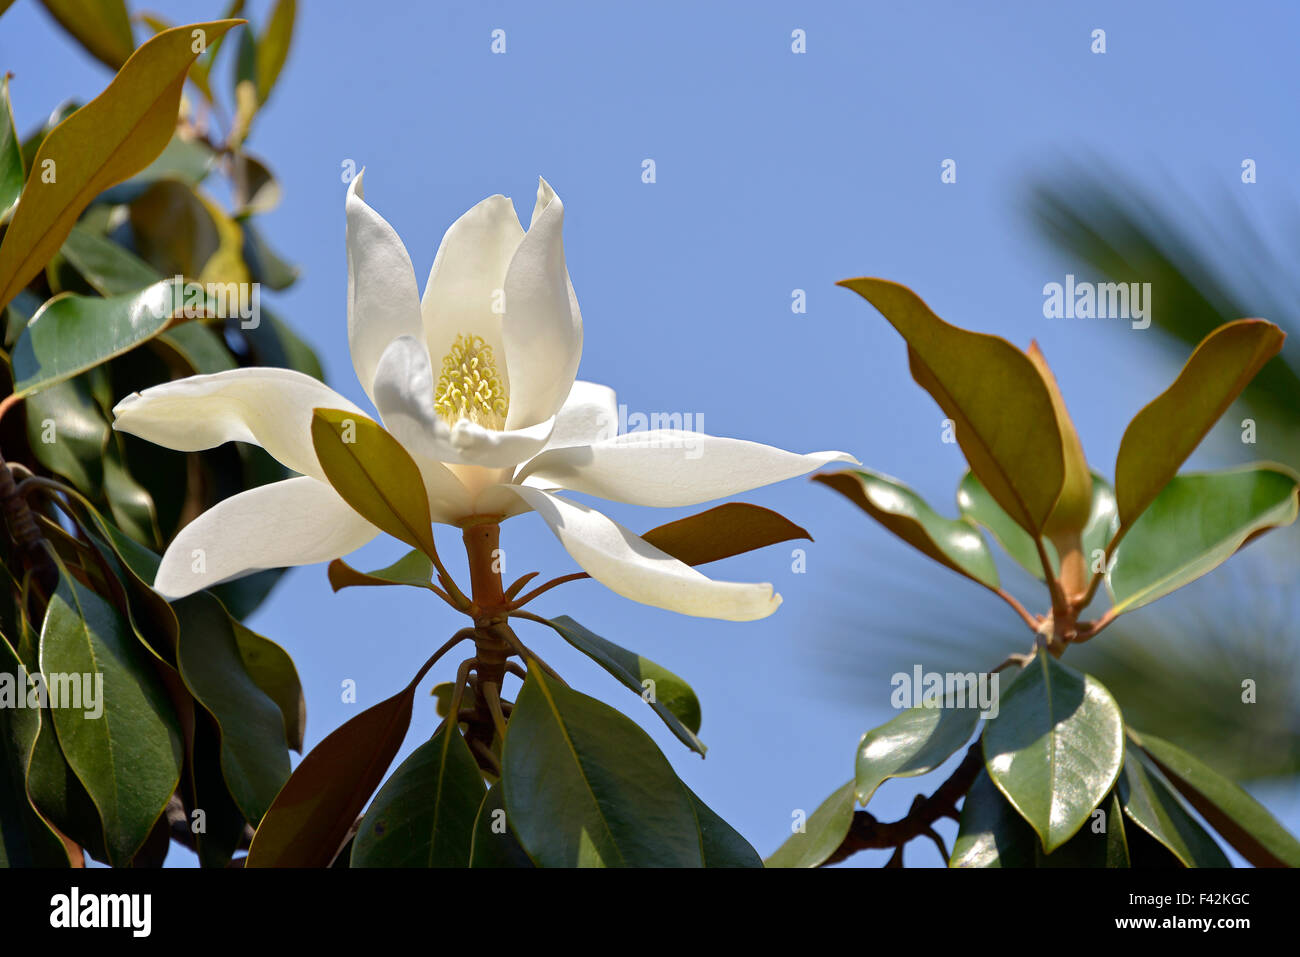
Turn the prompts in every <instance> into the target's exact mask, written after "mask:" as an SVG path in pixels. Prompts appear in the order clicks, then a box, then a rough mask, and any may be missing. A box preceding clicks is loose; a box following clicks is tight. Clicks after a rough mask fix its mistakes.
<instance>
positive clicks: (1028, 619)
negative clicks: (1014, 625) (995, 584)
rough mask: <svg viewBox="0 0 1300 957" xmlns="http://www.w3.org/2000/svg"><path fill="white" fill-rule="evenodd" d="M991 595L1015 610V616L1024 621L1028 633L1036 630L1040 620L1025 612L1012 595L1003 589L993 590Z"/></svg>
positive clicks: (1023, 607)
mask: <svg viewBox="0 0 1300 957" xmlns="http://www.w3.org/2000/svg"><path fill="white" fill-rule="evenodd" d="M993 593H994V594H995V595H997V596H998V597H999V598H1001V599H1002V600H1003V601H1005V602H1006V603H1007V604H1008V605H1010V606H1011V607H1012V608H1014V609H1015V610H1016V614H1018V615H1019V616H1020V617H1021V618H1022V619H1023V620H1024V622H1025V624H1026V625H1028V626H1029V630H1030V631H1037V630H1038V626H1039V625H1040V624H1041V623H1042V620H1041V619H1040V618H1038V617H1036V616H1034V615H1031V614H1030V613H1029V612H1028V611H1027V610H1025V606H1024V605H1022V604H1020V602H1018V601H1017V600H1016V598H1015V596H1014V595H1012V594H1011V593H1010V592H1008V591H1007V590H1006V589H1004V588H995V589H993Z"/></svg>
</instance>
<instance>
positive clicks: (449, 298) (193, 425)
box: [114, 175, 855, 621]
mask: <svg viewBox="0 0 1300 957" xmlns="http://www.w3.org/2000/svg"><path fill="white" fill-rule="evenodd" d="M363 195H364V194H363V191H362V177H361V176H360V175H358V176H357V177H356V178H355V179H354V180H353V182H352V184H351V186H350V187H349V189H348V193H347V201H346V209H347V258H348V343H349V346H350V347H351V351H352V362H353V365H354V366H355V368H356V372H357V378H358V379H360V381H361V386H362V388H363V389H364V390H365V392H366V394H367V395H368V396H369V397H370V399H371V401H372V402H373V403H374V406H375V408H376V409H377V410H378V412H379V417H380V420H381V421H382V423H383V425H384V427H385V428H386V429H387V430H388V431H389V433H391V434H392V435H393V436H394V437H395V438H396V439H397V440H398V441H399V442H400V443H401V444H402V445H403V446H404V447H405V449H406V451H407V452H409V453H410V455H411V458H412V459H414V461H415V462H416V464H417V465H418V466H419V469H420V473H421V476H422V477H423V480H424V486H425V490H426V492H427V495H428V500H429V509H430V512H431V514H432V517H433V519H434V521H435V522H442V523H446V524H449V525H463V524H465V523H466V522H467V521H475V522H481V521H484V520H492V519H495V520H504V519H506V518H509V517H511V516H514V515H518V514H521V513H523V512H527V511H535V512H537V513H538V514H539V515H540V516H541V517H542V519H543V520H544V521H545V522H546V523H547V525H548V526H549V527H550V529H551V531H552V532H554V533H555V536H556V537H557V538H558V539H559V540H560V542H561V544H562V545H563V546H564V548H565V549H566V550H567V551H568V553H569V554H570V555H571V556H572V557H573V558H574V560H575V561H577V563H578V564H579V565H580V566H582V568H583V569H584V570H585V571H587V572H588V573H589V574H590V575H591V577H592V578H594V579H596V580H597V581H599V582H601V583H603V584H604V585H606V586H608V587H609V588H610V589H612V590H613V591H615V592H617V593H618V594H620V595H623V596H625V597H627V598H630V599H633V600H634V601H638V602H643V603H645V604H648V605H655V606H658V607H661V608H667V609H671V610H673V611H678V612H682V613H684V614H688V615H701V616H706V617H711V618H723V619H730V620H736V621H744V620H750V619H756V618H762V617H764V616H766V615H769V614H771V613H772V612H773V611H774V610H775V609H776V607H777V606H778V605H779V604H780V601H781V599H780V596H779V595H776V594H775V593H774V592H773V589H772V586H771V585H770V584H751V583H742V582H723V581H714V580H712V579H710V578H708V577H707V576H705V575H704V574H702V573H701V572H699V571H697V570H696V569H694V568H692V567H690V566H688V565H686V564H684V563H683V562H681V561H679V560H677V559H675V558H673V557H671V556H669V555H667V554H665V553H664V552H662V551H661V550H659V549H657V548H655V547H654V546H652V545H650V544H649V543H648V542H646V541H645V540H643V539H642V538H641V537H640V536H638V535H636V534H634V533H633V532H631V531H628V530H627V529H626V528H624V527H622V526H621V525H619V524H618V523H616V522H614V521H612V520H610V519H609V518H607V517H606V516H604V515H602V514H601V513H600V512H598V511H595V510H594V509H591V508H588V507H587V506H586V505H582V504H580V503H578V502H575V501H572V500H571V499H569V498H565V497H563V496H561V495H558V494H556V493H557V492H558V491H561V490H569V491H575V492H583V493H587V494H589V495H593V496H596V497H599V498H602V499H608V500H610V501H615V502H627V503H632V504H637V505H653V506H660V507H671V506H682V505H696V504H699V503H702V502H708V501H710V500H713V499H718V498H722V497H725V496H729V495H732V494H735V493H737V492H743V491H746V490H748V489H752V488H756V487H758V486H762V485H767V484H770V483H772V482H779V481H782V480H784V479H788V478H792V477H794V476H797V475H802V474H805V473H807V472H810V471H812V470H814V469H817V468H819V467H821V466H823V465H825V464H827V463H829V462H835V461H850V462H852V461H855V460H854V459H853V458H852V457H851V456H848V455H846V454H844V453H842V452H815V453H812V454H809V455H798V454H795V453H793V452H786V451H783V450H781V449H777V448H772V447H770V446H766V445H759V444H757V443H754V442H747V441H742V440H740V439H727V438H718V437H715V436H709V435H703V434H700V433H695V432H689V433H688V432H681V431H673V430H662V429H659V430H648V431H640V432H632V433H627V434H623V435H618V434H616V433H617V423H618V412H617V407H616V405H615V400H614V392H613V391H612V390H611V389H609V388H607V387H605V386H602V385H596V384H594V383H591V382H583V381H577V380H576V376H577V371H578V360H579V357H580V356H581V354H582V317H581V315H580V314H579V312H578V301H577V298H576V297H575V295H574V291H573V285H572V283H571V282H570V281H569V274H568V270H567V268H566V266H565V260H564V244H563V240H562V236H561V232H562V228H563V224H564V205H563V204H562V203H561V202H560V198H559V197H558V196H557V195H556V194H555V192H554V191H553V190H552V189H551V187H550V186H549V185H548V184H547V183H546V181H545V180H542V181H541V182H540V185H539V187H538V190H537V203H536V205H535V206H534V208H533V214H532V220H531V222H530V224H529V227H528V230H527V232H525V231H524V229H523V227H522V226H521V225H520V222H519V219H518V217H517V216H516V214H515V210H514V206H513V204H512V203H511V201H510V200H509V199H508V198H506V197H505V196H500V195H497V196H490V197H488V198H487V199H485V200H483V201H482V202H481V203H479V204H478V205H477V206H475V207H474V208H473V209H471V210H469V212H467V213H465V214H464V215H463V216H461V217H460V218H459V219H458V220H456V222H455V223H453V224H452V226H451V228H450V229H448V230H447V232H446V234H445V235H444V236H443V239H442V243H441V245H440V246H439V247H438V252H437V255H436V256H435V257H434V260H433V269H432V270H431V272H430V273H429V280H428V282H427V283H426V284H425V287H424V295H423V297H421V296H420V294H419V290H418V288H417V286H416V278H415V273H414V270H413V269H412V266H411V260H410V257H409V256H408V255H407V251H406V249H405V247H404V246H403V245H402V242H401V240H400V239H399V238H398V236H397V233H396V232H395V231H394V230H393V228H392V227H391V226H390V225H389V224H388V223H387V222H386V221H385V220H384V219H383V217H381V216H380V215H379V214H378V213H376V212H375V211H374V210H373V209H371V207H370V206H369V205H367V204H366V202H365V200H364V198H363ZM317 408H331V409H342V410H346V411H347V412H350V413H352V414H355V415H356V416H359V417H366V413H364V412H363V411H362V410H361V409H359V408H357V406H356V405H354V404H353V403H352V402H350V401H348V400H347V399H346V398H344V397H343V396H341V395H339V394H338V393H337V392H335V391H334V390H333V389H330V388H329V387H327V386H325V385H324V384H323V383H321V382H319V381H317V380H316V379H313V378H311V377H310V376H307V375H304V374H302V373H300V372H295V371H292V370H289V369H273V368H247V369H235V370H232V371H228V372H219V373H216V374H214V375H198V376H191V377H190V378H187V379H181V380H179V381H176V382H169V383H165V384H163V385H159V386H154V387H153V388H150V389H146V390H145V391H144V392H142V393H136V394H134V395H131V396H128V397H127V398H125V399H123V400H122V401H121V402H120V403H118V405H117V407H116V408H115V409H114V413H115V417H116V418H115V422H114V428H117V429H120V430H122V431H124V432H129V433H131V434H133V435H138V436H140V437H141V438H143V439H147V440H149V441H150V442H155V443H157V444H159V445H163V446H166V447H168V448H171V449H178V450H181V451H187V452H189V451H197V450H200V449H210V448H213V447H214V446H217V445H220V444H222V443H223V442H230V441H239V442H250V443H253V444H255V445H260V446H261V447H262V448H264V449H265V450H266V451H267V452H269V453H270V454H271V455H272V456H273V457H275V458H276V459H277V460H279V461H280V462H281V463H283V464H284V465H285V466H287V467H288V468H289V469H292V470H293V471H295V472H298V473H300V476H299V477H296V478H290V479H287V480H285V481H281V482H275V483H272V484H269V485H264V486H261V487H259V488H254V489H249V490H248V491H246V492H241V493H239V494H238V495H234V496H232V497H230V498H228V499H225V500H224V501H222V502H220V503H218V504H217V505H216V506H214V507H213V508H211V509H209V510H208V511H207V512H205V513H204V514H202V515H200V516H199V517H198V518H196V519H195V520H194V521H192V522H190V523H189V524H188V525H186V526H185V528H183V529H182V530H181V531H180V533H179V534H178V535H177V536H176V540H175V541H173V542H172V544H171V546H170V547H169V548H168V549H167V552H166V554H165V555H164V556H163V559H162V564H161V566H160V567H159V569H158V575H157V579H156V581H155V588H156V589H157V590H158V591H159V592H161V593H162V594H163V595H166V596H168V597H171V598H178V597H181V596H184V595H188V594H190V593H192V592H195V591H198V590H199V589H202V588H207V587H209V586H211V585H214V584H217V583H219V582H222V581H226V580H229V579H232V578H237V577H239V576H241V575H247V574H250V573H252V572H255V571H258V570H260V569H264V568H275V567H282V566H288V565H305V564H310V563H314V562H322V561H328V560H331V559H334V558H338V557H340V556H342V555H344V554H347V553H348V552H351V551H353V550H354V549H357V548H360V547H361V546H362V545H364V544H366V543H367V542H369V541H370V540H371V539H372V538H374V537H375V536H376V535H377V534H379V529H377V528H376V527H375V526H374V525H372V524H371V523H370V522H369V521H367V520H366V519H365V518H363V517H362V516H361V515H360V514H358V513H357V512H356V511H354V510H353V509H352V508H351V507H350V506H349V505H348V504H347V503H346V502H345V501H344V500H343V499H342V498H341V497H340V496H339V494H338V493H337V492H335V491H334V489H333V488H332V487H331V486H330V484H329V482H328V481H327V479H326V476H325V473H324V470H323V469H322V468H321V465H320V463H319V462H318V461H317V458H316V453H315V450H314V448H313V445H312V437H311V420H312V413H313V410H314V409H317Z"/></svg>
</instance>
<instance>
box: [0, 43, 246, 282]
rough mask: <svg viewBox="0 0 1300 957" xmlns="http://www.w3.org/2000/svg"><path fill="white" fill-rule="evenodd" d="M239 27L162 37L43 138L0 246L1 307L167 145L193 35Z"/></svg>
mask: <svg viewBox="0 0 1300 957" xmlns="http://www.w3.org/2000/svg"><path fill="white" fill-rule="evenodd" d="M238 22H239V21H237V20H223V21H218V22H215V23H199V24H192V25H188V26H182V27H177V28H175V29H173V30H167V31H166V32H164V33H160V34H158V35H157V36H155V37H153V38H152V39H151V40H149V41H148V42H146V43H145V44H144V45H143V46H141V47H140V49H139V50H137V51H136V52H135V53H134V54H132V56H131V58H130V60H129V61H128V62H127V63H126V65H125V66H123V67H122V70H121V72H119V73H118V74H117V76H116V77H114V79H113V81H112V82H111V83H110V84H109V85H108V88H107V89H106V90H105V91H104V92H103V93H101V94H100V95H99V96H97V97H96V98H95V99H94V100H92V101H91V102H89V103H87V104H86V105H85V106H84V107H82V108H81V109H79V110H77V111H76V112H75V113H73V114H72V115H71V116H69V117H68V118H67V119H66V120H64V121H63V122H62V123H60V124H59V125H58V126H57V127H55V128H54V129H53V130H51V131H50V133H49V135H48V136H46V137H45V138H44V140H43V141H42V142H41V145H40V148H39V149H38V150H37V151H36V156H35V157H34V158H33V160H32V162H31V163H30V164H29V167H28V168H29V170H30V172H29V173H28V181H29V182H28V185H27V187H24V192H23V197H22V201H21V202H20V203H19V204H18V209H17V210H16V211H15V213H14V217H13V219H12V221H11V222H10V224H9V231H8V232H7V233H5V237H4V242H3V243H0V303H7V302H9V300H11V299H12V298H13V297H14V296H15V295H16V294H17V293H18V291H19V290H20V289H22V288H23V287H24V286H26V285H27V283H28V282H29V281H30V280H31V279H32V277H33V276H35V275H36V274H37V273H39V272H40V271H41V269H42V268H43V267H44V265H45V263H47V262H48V261H49V260H50V258H51V257H52V256H53V255H54V253H55V252H56V251H57V250H58V248H59V247H60V246H62V245H63V241H64V239H66V238H67V235H68V232H69V231H70V230H71V229H72V226H73V224H74V223H75V222H76V221H77V217H78V216H80V215H81V212H82V210H84V209H85V208H86V206H87V204H89V203H90V201H91V200H92V199H94V198H95V196H96V195H97V194H98V193H100V192H102V191H103V190H104V189H106V188H107V187H109V186H112V185H113V184H114V183H119V182H121V181H122V180H124V179H126V178H127V177H128V176H131V175H132V174H134V173H136V172H139V171H140V170H141V169H143V168H144V167H145V166H147V165H148V164H149V163H150V162H152V161H153V159H154V158H155V157H157V156H158V154H159V153H161V152H162V150H163V147H165V146H166V145H167V142H168V141H169V140H170V139H171V137H172V133H173V131H174V130H175V128H176V115H177V113H178V111H179V108H180V96H181V87H182V85H183V84H184V82H185V73H186V71H187V70H188V69H189V67H190V64H191V63H192V62H194V58H195V56H196V55H197V54H196V52H195V50H194V47H193V43H194V40H193V35H192V32H193V31H194V30H196V29H197V30H202V31H204V33H205V34H206V37H207V40H208V42H211V41H212V40H213V39H215V38H216V37H219V36H221V35H222V34H223V33H225V32H226V31H227V30H229V29H230V28H231V27H233V26H235V25H236V24H237V23H238ZM50 164H53V166H51V165H50ZM51 169H53V170H54V171H55V175H54V181H53V182H45V181H44V180H43V179H42V176H43V175H44V176H46V177H48V175H49V172H50V170H51Z"/></svg>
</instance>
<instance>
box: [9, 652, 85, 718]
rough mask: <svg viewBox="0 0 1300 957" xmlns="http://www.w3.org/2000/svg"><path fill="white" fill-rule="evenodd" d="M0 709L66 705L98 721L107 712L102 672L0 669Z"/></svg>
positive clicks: (20, 667)
mask: <svg viewBox="0 0 1300 957" xmlns="http://www.w3.org/2000/svg"><path fill="white" fill-rule="evenodd" d="M0 708H32V709H36V708H67V709H69V710H72V711H81V712H83V714H84V715H85V717H87V718H89V719H91V720H95V719H97V718H100V717H102V716H103V714H104V674H103V672H95V673H94V674H92V673H90V672H85V673H83V674H77V673H76V672H72V673H64V672H58V671H55V672H51V673H50V674H48V675H46V674H42V673H41V672H39V671H34V672H31V673H30V674H29V673H28V671H27V669H26V668H24V667H22V666H21V665H19V667H18V673H17V674H11V673H9V672H0Z"/></svg>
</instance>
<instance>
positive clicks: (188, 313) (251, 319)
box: [163, 275, 262, 329]
mask: <svg viewBox="0 0 1300 957" xmlns="http://www.w3.org/2000/svg"><path fill="white" fill-rule="evenodd" d="M167 284H168V285H169V286H170V287H171V298H170V300H169V301H167V302H164V303H163V308H164V309H169V311H170V315H171V316H172V317H173V318H184V319H238V320H239V326H240V328H241V329H256V328H257V327H258V326H260V325H261V324H262V284H261V283H257V282H196V281H193V280H188V281H187V280H186V278H185V277H184V276H181V275H176V276H173V277H172V278H171V279H169V280H167Z"/></svg>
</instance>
